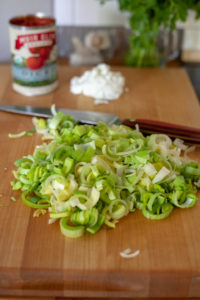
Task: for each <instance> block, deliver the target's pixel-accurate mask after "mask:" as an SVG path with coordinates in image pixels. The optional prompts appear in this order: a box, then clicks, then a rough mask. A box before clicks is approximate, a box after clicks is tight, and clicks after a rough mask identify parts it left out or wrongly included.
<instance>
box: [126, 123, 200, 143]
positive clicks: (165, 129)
mask: <svg viewBox="0 0 200 300" xmlns="http://www.w3.org/2000/svg"><path fill="white" fill-rule="evenodd" d="M122 124H123V125H126V126H129V127H131V128H135V126H136V124H138V126H139V129H140V131H141V132H142V133H144V134H152V133H163V134H167V135H169V136H170V137H172V138H180V139H182V140H184V141H185V142H187V143H192V144H200V129H199V128H192V127H188V126H182V125H177V124H172V123H167V122H160V121H153V120H145V119H136V120H128V119H126V120H123V121H122Z"/></svg>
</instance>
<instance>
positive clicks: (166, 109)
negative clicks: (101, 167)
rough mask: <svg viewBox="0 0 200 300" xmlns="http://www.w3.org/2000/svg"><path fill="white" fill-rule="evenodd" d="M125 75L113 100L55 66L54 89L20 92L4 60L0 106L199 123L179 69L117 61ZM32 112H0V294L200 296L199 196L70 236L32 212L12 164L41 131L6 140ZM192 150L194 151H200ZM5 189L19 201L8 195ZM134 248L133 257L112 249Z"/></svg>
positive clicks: (22, 127)
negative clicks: (81, 86)
mask: <svg viewBox="0 0 200 300" xmlns="http://www.w3.org/2000/svg"><path fill="white" fill-rule="evenodd" d="M114 69H115V70H119V71H121V72H122V73H123V74H124V76H125V77H126V86H127V88H128V92H125V93H124V94H123V95H122V96H121V98H120V100H117V101H113V102H110V103H109V104H108V105H105V104H104V105H103V104H102V105H99V106H95V105H94V104H93V100H92V99H90V98H86V97H84V96H82V95H80V96H76V95H72V94H70V92H69V81H70V78H71V77H72V76H75V75H80V74H81V73H82V72H83V71H84V70H85V68H77V67H76V68H75V67H66V66H61V67H60V68H59V84H60V85H59V88H58V89H57V90H56V91H55V92H53V93H51V94H48V95H45V96H38V97H33V98H31V97H30V98H29V97H25V96H22V95H20V94H17V93H15V92H14V91H13V90H12V88H11V83H12V79H11V75H10V68H9V66H6V65H4V66H1V67H0V102H1V103H2V104H18V105H35V106H50V105H51V104H52V103H55V104H56V105H57V107H66V108H76V109H81V110H85V109H87V110H95V111H101V112H112V113H115V114H118V115H119V116H120V117H121V118H134V117H135V118H149V119H155V120H162V121H168V122H174V123H179V124H184V125H190V126H196V127H199V128H200V109H199V104H198V100H197V98H196V96H195V94H194V91H193V89H192V86H191V83H190V81H189V79H188V77H187V75H186V73H185V71H184V70H182V69H133V68H125V67H122V68H120V67H118V68H117V67H116V68H114ZM32 127H33V125H32V122H31V118H30V117H25V116H19V115H14V114H9V113H3V112H0V131H1V134H0V145H1V146H0V149H1V155H0V174H1V175H0V176H1V177H0V178H1V190H0V194H1V197H0V205H1V207H0V233H1V234H0V295H1V296H3V295H6V296H9V295H10V296H13V295H15V296H51V297H53V296H58V297H63V296H68V297H144V298H145V297H181V298H183V297H197V296H200V202H197V204H196V206H195V207H193V208H190V209H186V210H181V209H174V211H173V213H172V214H171V215H170V216H169V217H168V218H167V219H165V220H162V221H151V220H147V219H145V218H144V217H143V216H142V214H141V212H139V211H137V212H135V213H132V214H129V215H128V216H127V217H124V218H123V219H122V220H120V222H119V223H118V225H117V227H116V229H114V230H113V229H108V228H103V229H102V230H101V231H100V232H99V233H97V234H96V235H94V236H92V235H89V234H86V235H85V236H84V237H82V238H80V239H76V240H73V239H69V238H66V237H64V236H63V235H61V233H60V230H59V224H58V223H55V224H52V225H48V216H47V215H45V216H42V217H39V218H33V210H32V209H31V208H29V207H26V206H25V205H23V203H22V202H21V200H20V193H19V192H12V190H11V187H10V184H9V182H10V181H11V180H12V179H13V176H12V170H13V169H14V166H13V162H14V161H15V160H16V159H18V158H20V157H22V156H23V155H26V154H29V153H32V151H33V149H34V147H35V145H37V144H40V143H41V142H42V141H41V137H40V136H39V135H37V134H35V135H34V136H33V137H22V138H20V139H9V138H8V133H10V132H11V133H15V132H19V131H22V130H28V129H29V128H32ZM199 154H200V151H196V152H195V153H194V154H193V158H196V159H197V160H199V159H200V155H199ZM11 196H15V197H16V198H17V202H12V201H11V200H10V197H11ZM126 248H131V250H132V251H136V250H140V254H139V255H138V256H137V257H135V258H132V259H124V258H122V257H121V256H120V254H119V253H120V251H122V250H124V249H126Z"/></svg>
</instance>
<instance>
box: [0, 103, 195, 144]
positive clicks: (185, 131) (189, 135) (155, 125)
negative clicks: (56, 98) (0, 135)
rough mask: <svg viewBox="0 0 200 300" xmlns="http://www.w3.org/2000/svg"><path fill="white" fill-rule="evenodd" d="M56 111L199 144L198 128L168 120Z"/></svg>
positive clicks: (46, 112)
mask: <svg viewBox="0 0 200 300" xmlns="http://www.w3.org/2000/svg"><path fill="white" fill-rule="evenodd" d="M0 111H5V112H11V113H16V114H22V115H29V116H36V117H42V118H49V117H52V112H51V109H50V108H49V107H33V106H19V105H0ZM56 111H57V112H63V113H64V114H66V115H71V116H73V117H74V119H75V120H76V121H79V122H80V123H84V124H91V125H95V124H97V123H98V122H99V121H102V122H105V123H107V124H109V125H112V124H117V125H119V124H123V125H126V126H129V127H131V128H137V126H139V130H140V131H141V132H142V133H144V134H152V133H162V134H167V135H169V136H170V137H172V138H177V137H178V138H181V139H183V140H184V141H185V142H188V143H192V144H200V129H199V128H193V127H188V126H183V125H178V124H172V123H168V122H161V121H155V120H147V119H135V120H132V119H126V120H120V119H119V117H118V116H117V115H115V114H110V113H101V112H94V111H82V110H73V109H66V108H56ZM136 124H137V125H136Z"/></svg>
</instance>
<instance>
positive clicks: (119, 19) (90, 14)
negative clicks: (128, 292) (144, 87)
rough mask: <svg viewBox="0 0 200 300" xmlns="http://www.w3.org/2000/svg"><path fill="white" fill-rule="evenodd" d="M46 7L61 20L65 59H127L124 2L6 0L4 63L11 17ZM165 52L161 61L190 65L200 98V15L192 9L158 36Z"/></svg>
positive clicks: (2, 12) (0, 14)
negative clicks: (182, 18)
mask: <svg viewBox="0 0 200 300" xmlns="http://www.w3.org/2000/svg"><path fill="white" fill-rule="evenodd" d="M37 12H43V13H45V14H47V15H51V16H54V17H55V18H56V23H57V38H58V55H59V58H60V62H61V63H66V64H70V65H83V64H86V65H92V64H93V65H95V64H97V63H99V62H101V61H105V62H106V63H109V64H113V65H123V64H124V55H125V53H126V52H127V50H128V47H129V36H130V34H131V30H130V28H129V14H128V13H127V12H121V11H120V10H119V7H118V2H117V1H115V0H113V1H108V2H106V3H105V4H104V5H101V4H100V0H43V1H41V0H34V1H30V0H18V1H15V0H6V1H1V4H0V33H1V38H0V63H4V62H8V61H9V60H10V46H9V34H8V21H9V19H10V18H12V17H14V16H17V15H25V14H34V13H37ZM158 43H159V47H160V48H162V51H163V53H164V56H163V62H161V67H180V66H181V67H184V68H185V69H186V71H187V72H188V75H189V77H190V79H191V81H192V84H193V86H194V89H195V91H196V94H197V96H198V98H199V99H200V20H198V21H197V20H195V17H194V13H193V12H190V13H189V17H188V19H187V21H186V22H185V23H181V22H178V25H177V29H176V30H175V31H173V32H169V31H167V30H165V31H164V32H162V33H161V34H160V36H159V39H158Z"/></svg>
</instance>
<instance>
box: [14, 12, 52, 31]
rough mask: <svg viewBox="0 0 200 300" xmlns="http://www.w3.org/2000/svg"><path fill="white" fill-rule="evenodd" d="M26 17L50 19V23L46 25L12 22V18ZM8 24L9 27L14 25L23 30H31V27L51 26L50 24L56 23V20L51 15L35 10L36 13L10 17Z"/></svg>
mask: <svg viewBox="0 0 200 300" xmlns="http://www.w3.org/2000/svg"><path fill="white" fill-rule="evenodd" d="M28 17H36V18H39V19H49V20H51V21H52V23H50V24H47V25H35V26H26V25H18V24H13V23H12V22H13V21H14V20H17V19H20V18H22V19H23V18H24V19H25V18H28ZM9 24H10V26H11V27H15V28H20V29H23V30H31V29H42V28H49V27H52V26H55V24H56V20H55V18H54V17H53V16H49V15H47V14H45V13H42V12H37V13H36V14H26V15H20V16H19V15H18V16H15V17H12V18H11V19H10V20H9Z"/></svg>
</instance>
